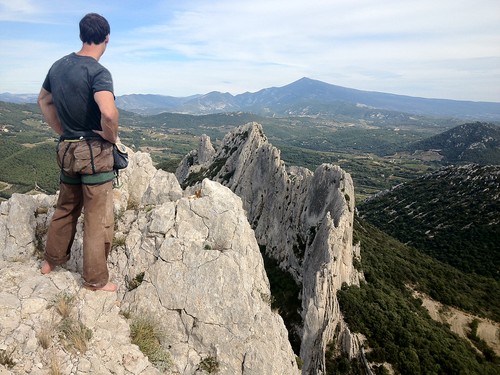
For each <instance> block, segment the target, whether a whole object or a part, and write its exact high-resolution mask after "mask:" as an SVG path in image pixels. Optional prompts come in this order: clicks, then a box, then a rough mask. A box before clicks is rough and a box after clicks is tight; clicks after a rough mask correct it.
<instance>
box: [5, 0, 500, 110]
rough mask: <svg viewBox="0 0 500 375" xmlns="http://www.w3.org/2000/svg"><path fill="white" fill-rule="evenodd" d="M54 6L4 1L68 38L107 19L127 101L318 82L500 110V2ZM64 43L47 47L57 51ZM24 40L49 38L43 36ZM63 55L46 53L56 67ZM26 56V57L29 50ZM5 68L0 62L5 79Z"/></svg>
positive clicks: (113, 61)
mask: <svg viewBox="0 0 500 375" xmlns="http://www.w3.org/2000/svg"><path fill="white" fill-rule="evenodd" d="M55 1H56V2H58V5H60V6H61V8H59V9H61V10H60V11H58V12H57V13H56V12H55V11H54V9H56V8H57V7H56V6H48V4H49V2H48V1H44V0H40V1H23V2H21V3H19V4H20V5H19V7H16V6H14V5H9V4H10V2H9V3H7V2H6V1H4V0H0V9H2V10H5V11H6V12H5V13H6V14H10V16H9V17H10V18H11V20H10V21H9V22H14V21H13V20H15V19H16V18H15V17H18V18H17V19H18V22H26V19H31V20H32V22H34V21H37V22H49V21H50V22H57V21H59V22H62V20H64V22H66V23H67V24H66V25H65V26H60V27H61V28H64V30H69V28H70V27H71V28H73V29H74V28H75V24H76V23H77V22H78V20H79V17H81V15H83V14H84V13H86V12H88V11H97V12H102V13H103V14H104V15H105V16H106V17H107V18H108V19H109V20H110V23H111V29H112V32H111V34H112V35H111V43H110V46H109V48H108V51H107V52H106V54H105V56H104V57H103V60H102V62H103V64H104V65H106V66H107V67H109V68H110V70H111V71H112V73H113V76H114V77H115V81H116V88H117V91H118V90H120V92H118V94H122V93H132V92H143V93H163V94H166V95H191V94H195V93H204V92H208V91H211V90H219V91H229V92H231V93H233V94H236V93H241V92H244V91H256V90H259V89H261V88H264V87H269V86H279V85H284V84H287V83H289V82H291V81H293V80H296V79H298V78H301V77H303V76H308V77H311V78H315V79H320V80H324V81H326V82H330V83H334V84H339V85H343V86H347V87H354V88H359V89H366V90H375V91H386V92H394V93H400V94H406V95H416V96H426V97H446V98H455V99H472V100H491V101H500V89H498V87H500V72H499V70H498V68H496V66H498V65H496V66H495V64H496V63H497V62H498V60H499V59H500V2H499V1H497V0H494V1H493V0H478V1H476V2H464V1H456V0H454V1H452V0H440V1H435V0H432V1H431V0H420V1H413V0H406V1H401V0H398V1H394V0H381V1H379V2H377V3H374V2H373V1H369V0H350V1H347V0H345V1H340V0H315V1H314V2H310V1H306V0H290V1H287V2H283V1H281V0H267V1H265V0H254V1H251V2H250V1H247V0H215V1H210V2H207V1H202V0H186V1H182V2H179V1H151V2H144V4H142V3H141V5H140V6H138V5H137V2H136V1H132V0H125V1H121V2H120V3H119V4H118V3H107V4H103V3H102V2H98V1H95V0H89V1H85V2H84V1H80V0H78V1H74V2H66V1H62V0H55ZM13 3H14V4H17V2H13ZM5 4H7V5H5ZM51 4H52V3H51ZM8 7H9V8H8ZM47 9H52V10H51V11H50V12H48V13H45V12H46V11H47ZM0 13H4V12H0ZM19 14H23V15H24V16H23V17H20V16H16V15H19ZM65 15H66V17H65ZM19 18H25V20H24V21H20V20H19ZM0 21H2V22H3V21H4V19H3V18H2V19H0ZM2 22H0V32H1V31H2V28H1V27H2V26H1V24H2ZM28 29H29V28H28ZM58 30H59V31H60V30H62V29H58ZM66 34H68V35H66V36H64V37H63V41H64V43H61V44H62V47H65V48H73V47H74V46H75V45H76V44H77V43H76V42H77V40H74V39H75V36H74V34H75V33H74V31H72V32H71V34H70V33H69V32H66ZM55 35H56V34H55V33H54V34H51V35H49V38H48V39H47V38H45V39H46V40H45V42H50V43H57V42H58V40H57V39H55ZM19 37H20V38H22V39H24V40H27V39H31V40H32V41H33V42H35V43H36V42H37V41H41V40H43V39H44V35H36V34H35V33H34V32H33V30H32V32H31V34H30V33H28V32H27V33H26V35H22V36H19ZM70 37H71V38H73V42H72V44H71V46H70V45H69V43H70ZM76 38H77V37H76ZM0 42H2V43H3V40H2V39H1V37H0ZM62 49H64V48H58V49H57V52H58V53H59V52H60V50H62ZM73 50H74V48H73ZM53 52H54V50H52V51H50V53H45V55H47V56H49V57H50V58H51V59H54V58H55V53H53ZM68 52H69V51H68ZM11 58H12V59H14V60H15V59H16V56H11ZM17 58H18V59H19V60H21V59H23V58H26V56H23V53H22V51H20V50H18V54H17ZM2 60H3V59H2ZM5 69H7V68H6V66H5V65H4V64H3V63H2V62H0V72H1V73H2V76H3V70H5ZM486 77H488V78H489V79H486ZM457 82H460V83H461V84H457ZM2 84H3V83H2ZM466 85H468V86H466Z"/></svg>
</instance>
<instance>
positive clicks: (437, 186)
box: [359, 164, 500, 280]
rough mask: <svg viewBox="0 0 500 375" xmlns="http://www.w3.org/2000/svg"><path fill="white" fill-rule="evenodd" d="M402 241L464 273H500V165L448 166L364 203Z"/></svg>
mask: <svg viewBox="0 0 500 375" xmlns="http://www.w3.org/2000/svg"><path fill="white" fill-rule="evenodd" d="M359 210H360V213H361V216H363V217H364V218H366V219H367V220H368V221H370V222H372V223H373V224H375V225H376V226H377V227H379V228H380V229H382V230H383V231H385V232H386V233H389V234H391V235H392V236H394V237H395V238H398V239H399V240H400V241H402V242H404V243H407V244H409V245H411V246H414V247H416V248H418V249H419V250H421V251H422V252H424V253H426V254H428V255H431V256H432V257H434V258H436V259H438V260H441V261H443V262H446V263H448V264H451V265H453V266H455V267H457V268H459V269H461V270H462V271H464V272H469V273H478V274H482V275H485V276H489V277H493V278H496V279H497V280H498V279H499V278H500V269H499V267H500V247H499V246H498V240H499V238H500V216H499V212H500V166H479V165H476V164H471V165H466V166H460V167H458V166H448V167H444V168H442V169H440V170H439V171H436V172H433V173H430V174H427V175H425V176H423V177H420V178H418V179H416V180H413V181H410V182H408V183H405V184H402V185H399V186H396V187H395V188H393V189H391V190H389V191H386V192H384V193H381V194H378V195H376V196H374V197H373V198H371V199H369V200H367V201H365V202H363V203H362V204H360V205H359Z"/></svg>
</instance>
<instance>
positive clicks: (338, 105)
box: [0, 78, 500, 121]
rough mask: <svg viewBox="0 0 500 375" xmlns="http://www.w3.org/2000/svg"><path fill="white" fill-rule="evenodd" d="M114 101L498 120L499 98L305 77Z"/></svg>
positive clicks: (164, 108) (145, 107)
mask: <svg viewBox="0 0 500 375" xmlns="http://www.w3.org/2000/svg"><path fill="white" fill-rule="evenodd" d="M0 100H1V101H9V102H17V103H25V102H34V101H35V100H36V95H13V94H8V93H4V94H0ZM116 103H117V106H118V107H119V108H121V109H124V110H127V111H131V112H136V113H140V114H145V115H152V114H158V113H162V112H175V113H186V114H196V115H200V114H210V113H220V112H250V113H255V114H258V115H264V116H321V117H328V118H336V119H339V120H352V119H355V120H360V119H362V120H367V121H370V120H381V119H382V120H384V119H386V118H389V119H395V120H398V121H404V120H405V118H408V117H409V115H415V116H433V117H446V118H448V117H451V118H458V119H464V120H469V121H470V120H473V121H500V103H495V102H472V101H459V100H448V99H426V98H418V97H411V96H404V95H395V94H387V93H381V92H372V91H362V90H356V89H351V88H346V87H341V86H336V85H332V84H329V83H325V82H321V81H317V80H313V79H309V78H301V79H299V80H298V81H295V82H293V83H290V84H289V85H286V86H283V87H271V88H265V89H262V90H260V91H257V92H255V93H250V92H246V93H243V94H239V95H231V94H229V93H221V92H217V91H213V92H210V93H208V94H205V95H193V96H187V97H172V96H164V95H144V94H131V95H122V96H118V97H117V98H116ZM402 114H406V116H403V115H402Z"/></svg>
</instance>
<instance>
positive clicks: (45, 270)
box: [40, 260, 53, 275]
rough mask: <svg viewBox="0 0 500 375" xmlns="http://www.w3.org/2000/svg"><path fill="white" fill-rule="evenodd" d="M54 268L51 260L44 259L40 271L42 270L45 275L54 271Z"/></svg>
mask: <svg viewBox="0 0 500 375" xmlns="http://www.w3.org/2000/svg"><path fill="white" fill-rule="evenodd" d="M52 268H53V267H52V265H51V264H50V263H49V262H47V261H46V260H44V261H43V262H42V265H41V266H40V272H41V273H42V274H43V275H45V274H47V273H50V272H52Z"/></svg>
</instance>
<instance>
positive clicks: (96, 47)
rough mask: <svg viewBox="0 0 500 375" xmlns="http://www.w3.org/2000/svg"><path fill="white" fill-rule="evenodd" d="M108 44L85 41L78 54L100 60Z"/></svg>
mask: <svg viewBox="0 0 500 375" xmlns="http://www.w3.org/2000/svg"><path fill="white" fill-rule="evenodd" d="M105 49H106V46H105V44H104V43H101V44H88V43H83V45H82V48H81V49H80V51H78V52H77V53H76V54H77V55H78V56H89V57H92V58H94V59H95V60H97V61H99V59H100V58H101V56H102V55H103V54H104V50H105Z"/></svg>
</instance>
